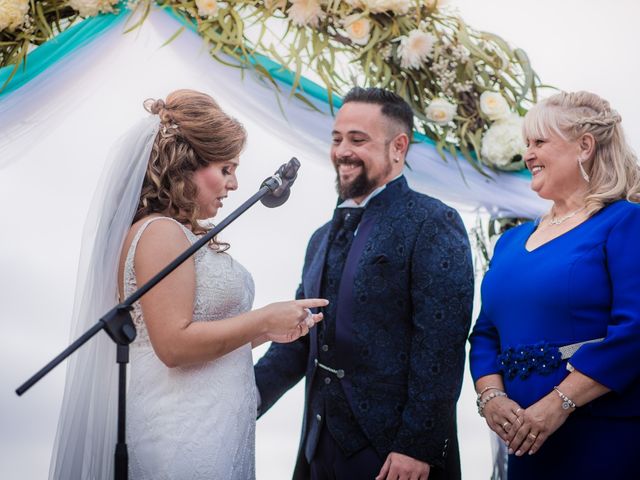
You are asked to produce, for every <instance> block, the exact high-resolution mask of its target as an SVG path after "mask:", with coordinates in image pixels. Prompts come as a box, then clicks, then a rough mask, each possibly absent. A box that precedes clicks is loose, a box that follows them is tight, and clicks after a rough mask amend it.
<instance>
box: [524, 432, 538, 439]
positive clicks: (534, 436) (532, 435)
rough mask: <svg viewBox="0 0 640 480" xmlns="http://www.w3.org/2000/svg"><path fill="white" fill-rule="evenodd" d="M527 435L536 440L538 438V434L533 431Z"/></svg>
mask: <svg viewBox="0 0 640 480" xmlns="http://www.w3.org/2000/svg"><path fill="white" fill-rule="evenodd" d="M527 437H531V438H533V439H534V440H535V439H536V438H538V435H534V434H533V433H531V432H529V434H528V435H527Z"/></svg>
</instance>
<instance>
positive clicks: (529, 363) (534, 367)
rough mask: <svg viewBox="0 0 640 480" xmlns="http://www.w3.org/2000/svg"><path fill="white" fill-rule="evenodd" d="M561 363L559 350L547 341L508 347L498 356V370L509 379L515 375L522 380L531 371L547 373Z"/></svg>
mask: <svg viewBox="0 0 640 480" xmlns="http://www.w3.org/2000/svg"><path fill="white" fill-rule="evenodd" d="M561 363H562V355H561V354H560V350H558V347H552V346H550V345H549V344H548V343H547V342H539V343H536V344H533V345H518V346H517V347H508V348H506V349H504V350H503V351H502V353H501V354H500V355H499V356H498V364H499V366H500V370H501V371H502V373H503V375H504V376H505V377H506V378H508V379H510V380H511V379H514V378H515V377H516V376H519V377H520V378H521V379H523V380H524V379H525V378H527V377H528V376H529V375H531V374H532V373H533V372H536V373H540V374H542V375H548V374H550V373H551V372H553V371H554V370H556V369H557V368H558V367H559V366H560V364H561Z"/></svg>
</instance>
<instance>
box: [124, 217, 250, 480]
mask: <svg viewBox="0 0 640 480" xmlns="http://www.w3.org/2000/svg"><path fill="white" fill-rule="evenodd" d="M152 221H174V222H175V220H173V219H170V218H166V217H156V218H153V219H150V220H148V221H147V222H145V223H144V224H143V225H142V227H141V228H140V229H139V231H138V232H137V234H136V236H135V238H134V240H133V242H132V243H131V247H130V249H129V252H128V255H127V259H126V263H125V269H124V287H125V295H127V296H128V295H130V294H131V293H132V292H133V291H134V290H135V289H136V279H135V272H134V268H133V258H134V253H135V250H136V246H137V244H138V241H139V239H140V236H141V235H142V232H143V231H144V230H145V228H146V227H147V226H148V225H149V223H151V222H152ZM176 223H178V222H176ZM178 225H180V224H179V223H178ZM180 227H181V228H182V229H183V230H184V232H185V235H186V236H187V238H188V239H189V241H190V242H191V243H192V244H193V243H195V241H196V240H197V239H198V237H196V236H195V235H194V234H193V233H192V232H191V231H190V230H188V229H187V228H185V227H184V226H182V225H180ZM195 270H196V294H195V302H194V307H193V321H194V322H208V321H216V320H220V319H223V318H228V317H232V316H234V315H238V314H240V313H242V312H246V311H248V310H250V309H251V306H252V303H253V297H254V285H253V280H252V278H251V275H250V274H249V272H247V270H246V269H245V268H244V267H242V266H241V265H240V264H239V263H237V262H235V261H234V260H233V259H232V258H231V256H229V255H228V254H226V253H217V252H215V251H214V250H212V249H210V248H208V247H206V246H205V247H203V248H201V249H200V250H199V251H198V252H197V253H196V254H195ZM132 313H133V321H134V323H135V325H136V329H137V333H138V336H137V338H136V340H135V341H134V343H133V344H132V345H131V359H130V360H131V370H130V371H131V376H130V382H129V390H128V399H127V422H128V423H127V443H128V447H129V476H130V478H131V479H132V480H141V479H145V480H146V479H149V480H162V479H167V480H168V479H175V480H189V479H211V480H214V479H225V480H230V479H237V480H247V479H253V478H255V422H256V387H255V379H254V374H253V362H252V357H251V346H250V345H248V344H247V345H244V346H242V347H240V348H238V349H237V350H234V351H233V352H230V353H228V354H227V355H224V356H223V357H221V358H218V359H216V360H213V361H210V362H206V363H203V364H200V365H193V366H189V367H178V368H168V367H167V366H165V365H164V364H163V363H162V362H161V361H160V360H159V359H158V357H157V356H156V354H155V353H154V351H153V348H152V347H151V344H150V342H149V336H148V333H147V329H146V327H145V324H144V320H143V317H142V311H141V308H140V305H139V303H136V304H135V305H134V310H133V312H132Z"/></svg>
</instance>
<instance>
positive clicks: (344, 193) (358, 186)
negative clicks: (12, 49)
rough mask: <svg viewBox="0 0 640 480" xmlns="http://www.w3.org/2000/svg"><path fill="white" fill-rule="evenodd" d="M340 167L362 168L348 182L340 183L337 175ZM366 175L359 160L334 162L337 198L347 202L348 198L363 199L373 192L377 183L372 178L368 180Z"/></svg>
mask: <svg viewBox="0 0 640 480" xmlns="http://www.w3.org/2000/svg"><path fill="white" fill-rule="evenodd" d="M340 165H359V166H361V167H362V171H361V172H360V174H359V175H358V176H357V177H356V178H354V179H353V180H351V181H350V182H348V183H342V182H341V181H340V174H339V173H338V168H339V167H340ZM390 168H391V165H389V169H390ZM368 173H369V172H368V171H367V167H366V166H365V164H364V163H363V162H362V161H360V160H346V159H339V160H338V161H337V162H336V191H337V192H338V196H339V197H340V198H341V199H342V200H347V199H349V198H357V197H364V196H366V195H368V194H369V193H371V192H373V190H374V189H375V188H376V187H377V186H378V182H377V180H376V179H374V178H369V175H368ZM385 174H386V172H385Z"/></svg>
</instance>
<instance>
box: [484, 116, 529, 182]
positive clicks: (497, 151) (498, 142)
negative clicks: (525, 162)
mask: <svg viewBox="0 0 640 480" xmlns="http://www.w3.org/2000/svg"><path fill="white" fill-rule="evenodd" d="M522 122H523V120H522V118H521V117H520V116H518V115H517V114H512V115H510V116H509V117H507V118H504V119H502V120H498V121H496V122H495V123H494V124H493V125H491V128H489V130H487V131H486V132H485V133H484V135H483V136H482V148H481V149H480V154H481V155H482V161H483V162H484V163H486V164H487V165H491V166H494V167H497V168H499V169H501V170H516V169H520V168H522V159H523V157H524V153H525V151H526V149H527V147H526V146H525V144H524V140H523V139H522Z"/></svg>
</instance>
